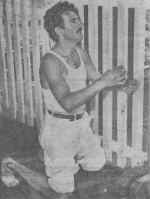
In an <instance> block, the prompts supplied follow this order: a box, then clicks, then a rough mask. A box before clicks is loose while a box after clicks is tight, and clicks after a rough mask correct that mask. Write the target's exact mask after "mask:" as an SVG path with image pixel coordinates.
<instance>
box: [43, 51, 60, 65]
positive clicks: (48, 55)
mask: <svg viewBox="0 0 150 199" xmlns="http://www.w3.org/2000/svg"><path fill="white" fill-rule="evenodd" d="M41 62H42V63H44V62H57V57H56V56H55V55H54V54H52V53H51V52H47V53H46V54H44V55H43V57H42V59H41Z"/></svg>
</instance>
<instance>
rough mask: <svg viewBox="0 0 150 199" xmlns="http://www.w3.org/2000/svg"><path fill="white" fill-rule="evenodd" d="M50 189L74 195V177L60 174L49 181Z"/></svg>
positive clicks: (68, 174)
mask: <svg viewBox="0 0 150 199" xmlns="http://www.w3.org/2000/svg"><path fill="white" fill-rule="evenodd" d="M48 183H49V185H50V187H51V188H52V189H53V190H55V191H56V192H58V193H72V192H73V191H74V175H73V174H71V173H59V174H57V175H55V176H53V177H52V178H49V179H48Z"/></svg>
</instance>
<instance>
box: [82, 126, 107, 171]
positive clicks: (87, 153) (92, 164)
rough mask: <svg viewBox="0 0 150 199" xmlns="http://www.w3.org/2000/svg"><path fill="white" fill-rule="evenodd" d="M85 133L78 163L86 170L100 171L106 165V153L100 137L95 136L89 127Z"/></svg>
mask: <svg viewBox="0 0 150 199" xmlns="http://www.w3.org/2000/svg"><path fill="white" fill-rule="evenodd" d="M85 131H86V133H84V135H83V136H82V140H81V150H80V152H79V154H78V156H79V160H78V162H79V164H80V165H81V166H82V168H83V169H84V170H87V171H98V170H100V169H101V168H102V167H103V166H104V165H105V163H106V159H105V153H104V150H103V148H102V147H101V146H100V140H99V137H98V136H97V135H94V134H93V132H92V130H91V128H90V127H89V128H87V129H85Z"/></svg>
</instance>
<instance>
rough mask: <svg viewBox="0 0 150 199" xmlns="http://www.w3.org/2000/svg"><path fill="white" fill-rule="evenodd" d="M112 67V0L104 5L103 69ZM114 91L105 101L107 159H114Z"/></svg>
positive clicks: (105, 148)
mask: <svg viewBox="0 0 150 199" xmlns="http://www.w3.org/2000/svg"><path fill="white" fill-rule="evenodd" d="M108 69H112V1H109V0H106V1H105V3H104V6H103V71H104V72H105V71H106V70H108ZM111 141H112V92H111V91H110V92H109V93H107V96H105V99H104V101H103V143H104V150H105V152H106V159H107V160H111V159H112V151H111Z"/></svg>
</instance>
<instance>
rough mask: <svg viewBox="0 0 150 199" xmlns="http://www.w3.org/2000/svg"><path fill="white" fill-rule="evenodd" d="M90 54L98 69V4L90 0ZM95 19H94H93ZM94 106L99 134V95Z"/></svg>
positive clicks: (95, 129)
mask: <svg viewBox="0 0 150 199" xmlns="http://www.w3.org/2000/svg"><path fill="white" fill-rule="evenodd" d="M88 5H89V20H88V21H89V27H88V28H89V31H88V32H89V54H90V56H91V58H92V61H93V63H94V65H95V67H96V69H97V70H98V5H97V4H96V3H94V2H92V1H89V4H88ZM93 19H94V20H93ZM93 103H94V104H95V105H94V106H95V107H93V108H94V110H91V111H92V112H93V113H94V125H93V127H94V129H93V130H94V133H96V134H98V130H99V129H98V127H99V123H98V122H99V121H98V118H99V117H98V114H99V112H98V96H96V97H95V98H93Z"/></svg>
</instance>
